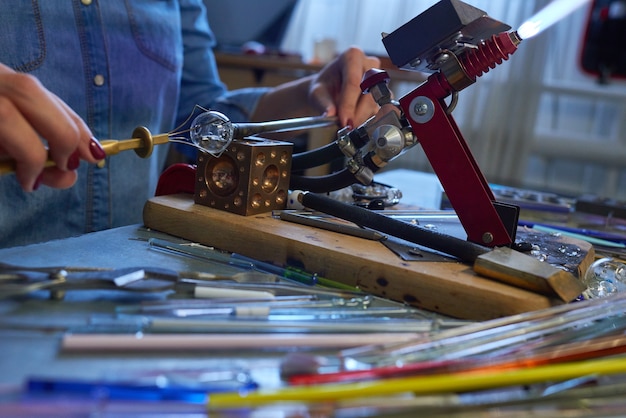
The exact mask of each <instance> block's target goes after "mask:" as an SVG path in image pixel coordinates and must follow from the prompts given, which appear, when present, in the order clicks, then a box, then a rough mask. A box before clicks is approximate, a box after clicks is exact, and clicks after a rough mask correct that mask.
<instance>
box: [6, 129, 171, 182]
mask: <svg viewBox="0 0 626 418" xmlns="http://www.w3.org/2000/svg"><path fill="white" fill-rule="evenodd" d="M168 141H169V134H159V135H154V136H153V135H152V134H151V133H150V131H149V130H148V128H146V127H143V126H139V127H137V128H135V130H134V131H133V138H132V139H122V140H116V139H106V140H103V141H100V145H102V149H104V152H105V153H106V155H107V156H110V155H115V154H119V153H120V152H122V151H128V150H131V149H132V150H135V152H136V153H137V155H138V156H139V157H141V158H148V157H149V156H150V155H151V154H152V150H153V149H154V146H155V145H160V144H166V143H167V142H168ZM55 165H56V163H55V162H54V161H52V160H48V161H46V163H45V165H44V167H46V168H47V167H54V166H55ZM14 172H15V160H13V159H10V158H6V159H0V175H3V174H10V173H14Z"/></svg>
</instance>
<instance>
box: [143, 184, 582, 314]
mask: <svg viewBox="0 0 626 418" xmlns="http://www.w3.org/2000/svg"><path fill="white" fill-rule="evenodd" d="M144 223H145V225H146V226H148V227H150V228H152V229H155V230H158V231H161V232H165V233H168V234H171V235H175V236H178V237H181V238H185V239H187V240H190V241H193V242H199V243H202V244H205V245H209V246H213V247H216V248H219V249H222V250H226V251H230V252H237V253H239V254H243V255H246V256H248V257H253V258H256V259H258V260H262V261H269V262H272V263H275V264H278V265H293V266H297V267H301V268H303V269H305V270H307V271H309V272H314V273H317V274H318V275H320V276H322V277H326V278H328V279H332V280H336V281H339V282H342V283H346V284H350V285H354V286H358V287H359V288H361V289H362V290H363V291H365V292H368V293H371V294H373V295H376V296H381V297H385V298H389V299H391V300H395V301H400V302H405V303H407V304H410V305H412V306H415V307H419V308H422V309H427V310H430V311H433V312H438V313H442V314H445V315H449V316H452V317H457V318H463V319H472V320H485V319H492V318H497V317H502V316H507V315H513V314H517V313H522V312H527V311H532V310H538V309H542V308H547V307H550V306H554V305H556V304H559V303H560V302H559V301H558V300H556V299H552V298H549V297H546V296H542V295H538V294H534V293H532V292H529V291H525V290H522V289H518V288H515V287H512V286H509V285H506V284H503V283H499V282H497V281H493V280H491V279H487V278H483V277H480V276H478V275H477V274H476V273H474V271H473V270H472V268H471V266H469V265H466V264H462V263H460V262H456V261H446V262H432V261H428V262H427V261H410V262H407V261H403V260H401V259H400V258H399V257H398V256H397V255H395V254H394V253H393V252H391V251H390V250H389V249H387V248H386V247H385V246H384V245H383V244H382V243H381V242H378V241H371V240H367V239H363V238H357V237H352V236H347V235H343V234H339V233H336V232H330V231H325V230H321V229H318V228H313V227H308V226H304V225H299V224H294V223H291V222H285V221H281V220H279V219H274V218H272V216H271V214H269V213H268V214H261V215H255V216H248V217H244V216H240V215H236V214H231V213H228V212H223V211H219V210H216V209H212V208H209V207H205V206H201V205H196V204H195V203H194V202H193V197H192V196H191V195H171V196H159V197H155V198H152V199H151V200H149V201H148V202H147V203H146V205H145V207H144ZM553 240H559V241H560V240H563V241H564V243H565V241H567V242H566V243H567V244H568V245H572V244H573V245H575V246H576V248H579V249H580V251H579V253H578V255H576V256H575V257H574V259H573V260H569V262H568V264H569V265H570V266H573V267H572V268H573V269H574V270H578V271H584V270H585V269H586V267H587V266H588V265H589V264H590V263H591V262H592V260H593V247H592V246H591V245H590V244H587V243H586V242H582V241H575V242H573V243H572V242H571V241H570V240H567V239H566V238H560V237H554V238H553Z"/></svg>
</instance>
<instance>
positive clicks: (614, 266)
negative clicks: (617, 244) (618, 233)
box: [583, 257, 626, 298]
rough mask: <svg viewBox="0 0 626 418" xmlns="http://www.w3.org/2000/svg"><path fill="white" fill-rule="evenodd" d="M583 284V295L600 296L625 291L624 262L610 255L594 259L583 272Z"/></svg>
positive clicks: (625, 274)
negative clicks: (584, 289)
mask: <svg viewBox="0 0 626 418" xmlns="http://www.w3.org/2000/svg"><path fill="white" fill-rule="evenodd" d="M583 284H584V285H585V286H587V290H586V291H585V295H586V296H587V297H589V298H601V297H605V296H608V295H610V294H613V293H617V292H624V291H626V264H624V263H622V262H621V261H618V260H615V259H613V258H611V257H606V258H601V259H599V260H596V261H595V262H594V263H593V264H592V265H591V266H590V267H589V268H588V269H587V271H586V272H585V275H584V276H583Z"/></svg>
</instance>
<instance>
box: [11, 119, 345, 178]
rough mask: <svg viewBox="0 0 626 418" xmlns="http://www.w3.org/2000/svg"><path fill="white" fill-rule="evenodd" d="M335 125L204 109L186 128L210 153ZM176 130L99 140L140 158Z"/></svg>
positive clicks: (51, 163) (111, 151)
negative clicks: (268, 135) (250, 139)
mask: <svg viewBox="0 0 626 418" xmlns="http://www.w3.org/2000/svg"><path fill="white" fill-rule="evenodd" d="M335 124H337V118H336V117H332V116H328V117H327V116H310V117H302V118H293V119H283V120H274V121H268V122H250V123H232V122H231V121H230V120H229V119H228V118H227V117H226V116H224V115H223V114H221V113H219V112H214V111H206V112H203V113H202V114H200V115H199V116H198V117H197V118H196V119H195V120H194V121H193V123H192V126H191V128H190V130H189V133H190V137H191V138H190V139H191V142H189V145H194V146H196V147H197V148H199V149H202V150H204V151H206V152H209V153H212V152H214V151H219V152H221V151H222V150H223V149H224V148H225V147H226V146H228V144H230V142H231V141H232V140H233V139H242V138H244V137H246V136H251V135H256V134H260V133H265V132H287V131H296V130H301V129H313V128H321V127H324V126H332V125H335ZM172 136H176V133H165V134H159V135H152V134H151V133H150V131H149V130H148V128H146V127H144V126H139V127H137V128H135V130H134V131H133V135H132V139H122V140H115V139H105V140H102V141H100V144H101V145H102V148H103V149H104V152H105V153H106V155H107V156H110V155H115V154H118V153H120V152H122V151H128V150H135V152H136V153H137V155H138V156H139V157H141V158H148V157H149V156H150V155H152V151H153V150H154V146H155V145H160V144H166V143H168V142H169V141H170V138H171V137H172ZM54 165H55V163H54V161H52V160H48V161H47V162H46V165H45V166H46V167H53V166H54ZM13 172H15V161H14V160H12V159H8V158H5V159H2V158H0V175H3V174H9V173H13Z"/></svg>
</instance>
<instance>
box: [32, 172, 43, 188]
mask: <svg viewBox="0 0 626 418" xmlns="http://www.w3.org/2000/svg"><path fill="white" fill-rule="evenodd" d="M42 180H43V173H42V174H40V175H39V177H37V180H35V183H33V191H35V190H37V189H38V188H39V186H41V181H42Z"/></svg>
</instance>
